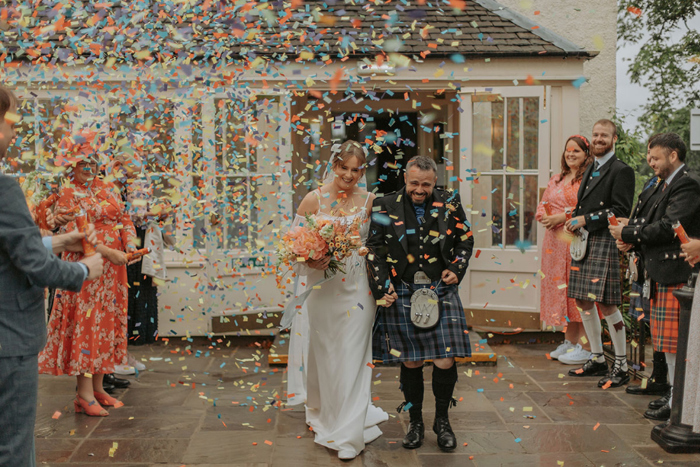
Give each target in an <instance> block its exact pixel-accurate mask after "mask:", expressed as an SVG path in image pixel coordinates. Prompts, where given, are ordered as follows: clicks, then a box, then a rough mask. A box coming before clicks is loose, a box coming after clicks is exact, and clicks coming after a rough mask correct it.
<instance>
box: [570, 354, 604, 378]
mask: <svg viewBox="0 0 700 467" xmlns="http://www.w3.org/2000/svg"><path fill="white" fill-rule="evenodd" d="M607 374H608V364H607V363H605V362H602V363H598V362H596V361H595V359H593V358H591V359H590V360H588V361H587V362H586V363H584V364H583V366H582V367H581V368H578V369H575V370H569V376H605V375H607Z"/></svg>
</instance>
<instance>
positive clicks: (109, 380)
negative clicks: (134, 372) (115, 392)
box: [102, 373, 131, 389]
mask: <svg viewBox="0 0 700 467" xmlns="http://www.w3.org/2000/svg"><path fill="white" fill-rule="evenodd" d="M102 382H103V384H105V383H106V384H111V385H113V386H114V387H115V388H119V389H125V388H128V387H129V385H130V384H131V381H129V380H128V379H123V378H117V377H116V376H114V373H112V374H109V375H105V376H104V379H103V380H102Z"/></svg>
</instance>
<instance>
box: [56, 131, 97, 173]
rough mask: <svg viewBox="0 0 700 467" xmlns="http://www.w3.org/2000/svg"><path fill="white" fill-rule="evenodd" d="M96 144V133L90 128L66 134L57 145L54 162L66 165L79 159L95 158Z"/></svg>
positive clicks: (58, 164) (61, 165)
mask: <svg viewBox="0 0 700 467" xmlns="http://www.w3.org/2000/svg"><path fill="white" fill-rule="evenodd" d="M97 145H98V141H97V133H96V132H94V131H92V130H82V131H80V132H79V133H77V134H75V135H73V136H66V137H64V138H63V139H62V140H61V142H60V143H59V145H58V147H59V154H58V156H57V157H56V160H55V162H54V163H55V164H56V165H57V166H59V167H66V166H68V165H74V164H76V163H77V162H78V161H81V160H86V159H93V158H96V157H97Z"/></svg>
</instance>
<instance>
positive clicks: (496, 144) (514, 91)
mask: <svg viewBox="0 0 700 467" xmlns="http://www.w3.org/2000/svg"><path fill="white" fill-rule="evenodd" d="M547 92H548V91H547V89H546V88H544V87H541V86H533V87H527V88H492V89H488V90H484V89H481V90H478V89H474V90H472V92H467V93H462V95H461V97H462V105H463V106H464V107H467V108H468V109H469V110H468V111H467V112H464V114H463V115H465V114H466V116H467V117H466V118H464V119H463V121H462V122H461V130H462V131H461V134H462V136H463V137H464V143H466V151H463V154H465V153H466V154H465V159H466V164H465V167H464V168H463V170H462V178H463V180H464V182H463V183H462V190H461V192H462V196H463V198H464V200H465V205H466V206H467V207H468V209H466V211H467V213H468V214H470V216H469V217H470V221H471V223H472V231H473V232H474V247H475V249H474V255H473V256H472V261H471V263H470V267H469V271H468V273H467V274H468V276H467V278H466V280H465V282H463V284H464V286H463V287H462V296H463V300H464V306H465V307H466V308H479V309H482V308H487V309H491V308H494V309H498V310H512V311H531V312H534V311H537V310H538V309H539V291H538V288H537V284H538V280H539V279H538V277H539V275H538V274H537V273H538V271H539V263H540V261H539V251H540V247H539V244H540V241H541V235H540V234H541V232H538V230H539V229H538V224H537V222H536V221H535V213H536V210H537V204H538V202H539V188H538V187H543V186H547V180H548V178H549V169H550V157H549V154H550V147H549V146H550V145H549V126H548V124H547V122H548V109H547V108H546V105H545V104H546V101H547V95H546V93H547Z"/></svg>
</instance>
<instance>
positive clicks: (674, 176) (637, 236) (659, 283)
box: [610, 133, 700, 420]
mask: <svg viewBox="0 0 700 467" xmlns="http://www.w3.org/2000/svg"><path fill="white" fill-rule="evenodd" d="M685 155H686V146H685V143H684V142H683V139H681V137H680V136H678V135H677V134H675V133H662V134H659V135H656V136H655V137H653V138H652V139H651V140H650V142H649V156H650V159H651V163H650V165H651V167H652V168H653V169H654V173H655V174H656V175H657V176H658V177H659V178H660V179H663V180H664V183H661V184H659V186H658V187H657V188H656V190H657V191H658V192H660V194H659V195H658V196H657V197H656V198H655V199H654V202H653V204H652V206H651V208H650V209H649V213H648V214H647V216H646V219H645V220H644V222H642V221H641V220H639V219H636V220H635V221H634V222H630V223H629V225H626V226H625V225H620V226H617V227H612V226H611V227H610V232H611V234H612V235H613V236H614V237H615V238H616V239H618V240H622V241H624V242H625V243H629V244H632V245H635V246H639V247H641V250H642V255H643V257H644V269H645V271H646V281H645V289H646V290H645V291H648V295H649V296H650V298H651V340H652V344H653V345H654V350H655V351H657V352H664V354H665V356H666V363H667V365H668V375H669V381H670V382H671V384H673V378H674V370H675V366H676V346H677V340H678V320H679V316H680V304H679V303H678V300H676V298H675V297H674V296H673V292H674V291H675V290H678V289H679V288H681V287H683V285H684V284H685V283H686V282H687V281H688V278H689V277H690V275H691V273H692V272H693V271H694V270H695V271H697V270H698V266H697V265H696V266H695V267H694V268H693V267H691V266H690V264H688V263H687V262H686V261H685V259H684V258H683V257H682V256H681V253H682V250H681V243H680V240H679V239H678V237H677V236H676V233H675V231H674V228H673V226H674V224H676V223H677V222H680V225H682V226H683V228H684V229H685V231H686V233H687V234H688V235H689V236H691V237H698V236H700V202H698V200H700V178H699V177H698V176H697V175H696V174H694V173H692V172H690V171H689V169H688V166H686V165H685ZM622 224H625V222H623V223H622ZM672 400H673V397H672V396H670V397H669V398H668V403H667V404H665V405H663V406H662V407H660V408H656V409H655V408H650V409H649V410H647V411H646V412H645V413H644V416H645V417H646V418H649V419H652V420H668V419H669V417H670V415H671V404H672Z"/></svg>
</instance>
